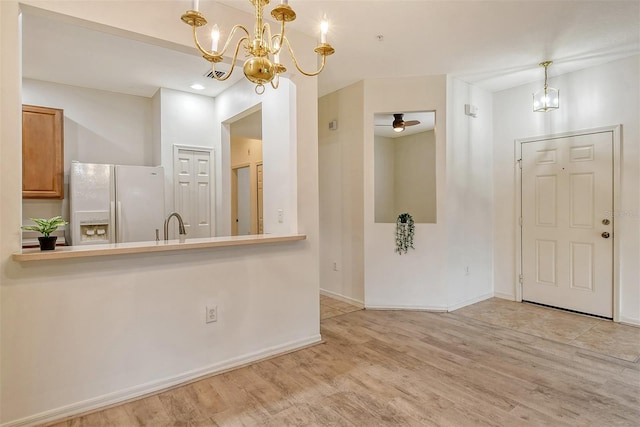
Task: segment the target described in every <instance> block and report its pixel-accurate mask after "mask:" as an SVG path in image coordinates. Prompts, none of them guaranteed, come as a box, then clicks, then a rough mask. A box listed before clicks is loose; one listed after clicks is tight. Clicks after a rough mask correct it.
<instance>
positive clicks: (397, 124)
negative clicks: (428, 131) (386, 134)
mask: <svg viewBox="0 0 640 427" xmlns="http://www.w3.org/2000/svg"><path fill="white" fill-rule="evenodd" d="M403 117H404V113H396V114H394V115H393V122H392V123H391V125H376V126H393V131H394V132H402V131H403V130H404V128H405V127H406V126H415V125H419V124H420V120H407V121H406V122H405V121H404V119H403Z"/></svg>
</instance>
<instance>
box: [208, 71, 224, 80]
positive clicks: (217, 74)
mask: <svg viewBox="0 0 640 427" xmlns="http://www.w3.org/2000/svg"><path fill="white" fill-rule="evenodd" d="M213 74H214V71H213V70H207V72H206V73H204V74H203V76H205V77H207V78H210V79H212V78H213ZM226 74H227V73H226V71H218V70H216V71H215V75H216V77H217V78H219V79H220V78H222V77H224V76H225V75H226Z"/></svg>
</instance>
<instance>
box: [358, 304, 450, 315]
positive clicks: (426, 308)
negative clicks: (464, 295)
mask: <svg viewBox="0 0 640 427" xmlns="http://www.w3.org/2000/svg"><path fill="white" fill-rule="evenodd" d="M365 308H366V309H367V310H409V311H433V312H436V313H444V312H446V311H447V307H437V306H432V307H430V306H421V305H365Z"/></svg>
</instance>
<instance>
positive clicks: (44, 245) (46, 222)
mask: <svg viewBox="0 0 640 427" xmlns="http://www.w3.org/2000/svg"><path fill="white" fill-rule="evenodd" d="M29 219H30V220H31V221H33V222H35V223H36V225H23V226H22V227H20V228H22V229H23V230H29V231H37V232H38V233H41V234H42V236H41V237H38V242H40V250H41V251H52V250H54V249H55V248H56V240H57V239H58V236H50V234H51V233H53V232H54V231H56V230H57V229H58V227H60V226H61V225H66V224H69V223H68V222H67V221H65V220H63V219H62V217H61V216H59V215H58V216H54V217H53V218H49V219H44V218H29Z"/></svg>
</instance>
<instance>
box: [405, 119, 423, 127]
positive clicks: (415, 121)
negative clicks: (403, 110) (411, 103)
mask: <svg viewBox="0 0 640 427" xmlns="http://www.w3.org/2000/svg"><path fill="white" fill-rule="evenodd" d="M419 124H420V120H409V121H406V122H404V125H405V126H415V125H419Z"/></svg>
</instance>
